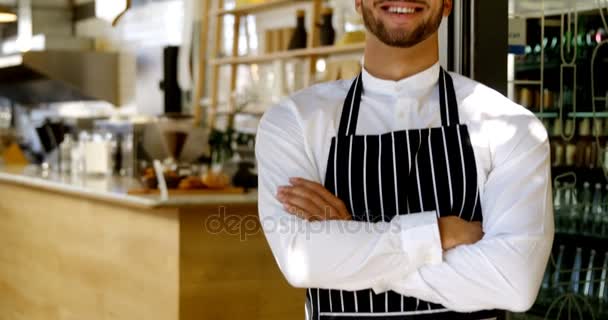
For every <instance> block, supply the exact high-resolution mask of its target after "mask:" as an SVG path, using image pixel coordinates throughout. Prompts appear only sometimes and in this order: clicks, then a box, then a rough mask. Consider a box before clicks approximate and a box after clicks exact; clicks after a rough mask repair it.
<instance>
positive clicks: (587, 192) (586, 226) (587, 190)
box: [580, 181, 593, 233]
mask: <svg viewBox="0 0 608 320" xmlns="http://www.w3.org/2000/svg"><path fill="white" fill-rule="evenodd" d="M591 199H592V198H591V184H590V183H589V182H588V181H585V182H584V183H583V192H582V193H581V201H580V203H581V208H582V210H583V214H582V223H581V231H582V232H583V233H591V231H592V228H593V223H592V221H593V216H592V214H591Z"/></svg>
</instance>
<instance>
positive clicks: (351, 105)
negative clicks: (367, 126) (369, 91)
mask: <svg viewBox="0 0 608 320" xmlns="http://www.w3.org/2000/svg"><path fill="white" fill-rule="evenodd" d="M362 92H363V73H359V75H358V76H357V78H355V80H354V81H353V84H352V85H351V86H350V90H349V91H348V95H347V96H346V99H345V100H344V107H343V108H342V116H341V117H340V129H339V130H338V135H339V136H352V135H355V133H356V132H357V119H358V118H359V106H360V105H361V94H362Z"/></svg>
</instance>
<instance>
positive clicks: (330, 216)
mask: <svg viewBox="0 0 608 320" xmlns="http://www.w3.org/2000/svg"><path fill="white" fill-rule="evenodd" d="M289 182H290V183H291V184H292V185H291V186H284V187H279V190H278V193H277V199H278V200H279V201H280V202H281V204H283V208H285V210H286V211H287V212H289V213H290V214H293V215H296V216H298V217H299V218H301V219H305V220H309V221H325V220H351V219H352V216H351V214H350V213H349V212H348V210H347V209H346V206H345V205H344V202H342V200H340V199H339V198H337V197H336V196H334V195H333V194H332V193H331V192H329V191H328V190H327V189H325V187H323V186H322V185H321V184H319V183H316V182H313V181H309V180H305V179H301V178H292V179H289Z"/></svg>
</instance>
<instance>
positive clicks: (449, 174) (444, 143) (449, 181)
mask: <svg viewBox="0 0 608 320" xmlns="http://www.w3.org/2000/svg"><path fill="white" fill-rule="evenodd" d="M441 138H442V140H443V155H444V157H445V167H446V168H447V170H446V172H447V175H448V187H449V189H450V212H451V213H453V212H452V211H453V210H454V195H453V193H452V192H453V191H452V173H451V172H450V171H451V169H450V161H449V160H448V147H447V144H446V141H445V129H444V128H443V127H441Z"/></svg>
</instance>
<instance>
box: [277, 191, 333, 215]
mask: <svg viewBox="0 0 608 320" xmlns="http://www.w3.org/2000/svg"><path fill="white" fill-rule="evenodd" d="M279 194H283V195H284V196H286V197H287V198H291V197H300V198H305V199H308V200H310V201H312V202H313V203H314V204H316V205H317V207H319V209H323V207H324V206H325V202H326V201H325V200H324V199H323V198H322V197H321V196H320V195H319V194H318V193H316V192H315V191H314V190H310V189H308V188H304V187H289V186H285V187H280V188H279Z"/></svg>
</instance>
